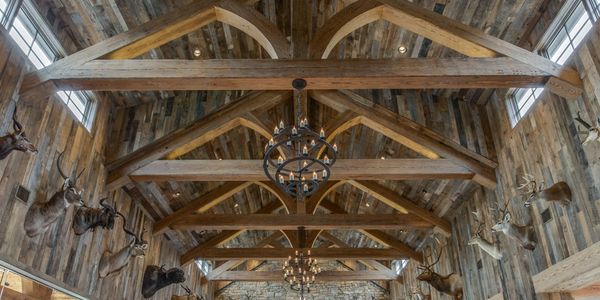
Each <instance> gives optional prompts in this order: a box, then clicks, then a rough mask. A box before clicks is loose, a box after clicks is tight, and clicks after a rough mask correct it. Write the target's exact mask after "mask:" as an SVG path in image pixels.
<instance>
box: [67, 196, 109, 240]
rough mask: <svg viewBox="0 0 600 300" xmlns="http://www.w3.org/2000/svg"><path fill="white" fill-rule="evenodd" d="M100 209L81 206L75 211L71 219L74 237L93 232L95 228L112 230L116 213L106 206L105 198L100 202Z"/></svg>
mask: <svg viewBox="0 0 600 300" xmlns="http://www.w3.org/2000/svg"><path fill="white" fill-rule="evenodd" d="M100 206H102V208H90V207H87V206H85V205H84V206H81V207H79V208H78V209H77V211H75V216H74V217H73V231H75V234H76V235H82V234H84V233H86V232H87V231H88V230H92V231H94V230H95V229H96V227H102V228H104V229H113V227H114V226H115V218H116V217H117V211H116V210H115V209H114V208H112V206H110V205H108V204H106V198H104V199H102V200H100Z"/></svg>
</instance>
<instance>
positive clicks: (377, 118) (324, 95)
mask: <svg viewBox="0 0 600 300" xmlns="http://www.w3.org/2000/svg"><path fill="white" fill-rule="evenodd" d="M311 96H312V97H313V98H314V99H315V100H317V101H319V102H321V103H322V104H324V105H327V106H329V107H332V108H334V109H336V110H338V111H342V112H343V111H347V110H349V111H352V112H353V113H355V114H357V115H360V116H361V117H360V118H361V119H360V120H361V123H363V124H368V125H367V126H368V127H370V128H374V129H375V130H376V131H379V132H382V133H384V134H385V135H386V136H389V137H393V138H392V139H394V140H397V141H399V142H400V143H402V144H404V145H406V146H407V147H410V148H411V149H413V150H415V151H417V152H419V153H422V154H423V155H425V156H427V157H430V158H436V156H437V155H439V156H442V157H445V158H448V159H450V160H452V161H453V162H454V163H456V164H457V165H460V166H465V167H466V168H468V169H469V170H471V171H472V172H474V173H475V174H476V175H475V177H474V178H473V180H475V181H476V182H478V183H480V184H481V185H484V186H486V187H489V188H494V187H495V185H496V175H495V168H496V166H497V164H496V163H495V162H493V161H491V160H489V159H487V158H485V157H483V156H481V155H479V154H477V153H474V152H472V151H469V150H467V149H465V148H464V147H462V146H461V145H459V144H457V143H455V142H453V141H451V140H449V139H447V138H445V137H443V136H440V135H439V134H437V133H435V132H433V131H432V130H430V129H428V128H427V127H425V126H422V125H420V124H418V123H416V122H414V121H412V120H410V119H408V118H404V117H401V116H398V115H396V114H394V113H392V112H391V111H389V110H387V109H385V108H383V107H380V106H378V105H376V104H375V103H373V102H372V101H368V100H366V99H364V98H363V97H361V96H359V95H357V94H355V93H353V92H351V91H343V92H340V91H312V92H311ZM432 153H433V154H432Z"/></svg>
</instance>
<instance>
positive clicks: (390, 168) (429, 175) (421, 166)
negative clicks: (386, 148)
mask: <svg viewBox="0 0 600 300" xmlns="http://www.w3.org/2000/svg"><path fill="white" fill-rule="evenodd" d="M262 164H263V161H262V160H159V161H154V162H151V163H149V164H148V165H146V166H144V167H142V168H140V169H138V170H136V171H134V172H132V173H131V174H130V175H129V176H130V178H131V179H132V180H134V181H260V180H265V179H266V178H265V172H264V170H263V168H262ZM331 169H332V173H331V180H411V179H472V178H473V177H474V176H476V174H475V173H474V172H472V171H469V170H467V169H466V168H465V167H462V166H458V165H456V164H455V163H453V162H452V161H450V160H446V159H437V160H431V159H386V160H382V159H339V160H337V162H336V163H335V165H334V166H332V168H331Z"/></svg>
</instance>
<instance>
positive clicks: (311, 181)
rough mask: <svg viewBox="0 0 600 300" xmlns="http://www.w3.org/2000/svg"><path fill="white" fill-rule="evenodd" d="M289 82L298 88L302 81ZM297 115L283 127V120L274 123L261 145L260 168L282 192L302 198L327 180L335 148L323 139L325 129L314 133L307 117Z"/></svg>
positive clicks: (304, 83)
mask: <svg viewBox="0 0 600 300" xmlns="http://www.w3.org/2000/svg"><path fill="white" fill-rule="evenodd" d="M293 86H294V88H295V89H297V90H301V89H303V88H304V87H305V86H306V82H305V81H304V80H302V79H296V80H294V83H293ZM298 106H300V96H299V97H298ZM298 111H299V110H298ZM297 118H298V121H297V124H296V125H295V126H287V127H286V126H285V124H284V123H283V121H281V122H280V123H279V125H278V126H275V129H274V130H273V137H272V138H271V139H270V140H269V143H268V144H267V146H266V147H265V156H264V161H263V168H264V171H265V174H266V175H267V177H269V179H270V180H271V181H272V182H274V183H275V184H277V186H279V187H280V188H281V189H282V190H283V191H284V192H286V193H287V194H288V195H290V196H292V197H295V198H297V199H304V198H305V197H307V196H310V195H312V194H313V193H314V192H315V191H317V190H318V189H319V187H320V186H321V185H322V184H323V183H325V182H327V180H328V179H329V177H330V176H331V166H333V164H335V161H336V159H337V151H338V148H337V145H335V144H334V145H331V144H330V143H329V142H327V140H326V139H325V130H323V129H321V130H320V131H319V133H317V132H315V131H314V130H312V129H311V128H310V127H309V125H308V119H306V118H304V119H302V118H301V117H300V116H297ZM284 156H285V157H284Z"/></svg>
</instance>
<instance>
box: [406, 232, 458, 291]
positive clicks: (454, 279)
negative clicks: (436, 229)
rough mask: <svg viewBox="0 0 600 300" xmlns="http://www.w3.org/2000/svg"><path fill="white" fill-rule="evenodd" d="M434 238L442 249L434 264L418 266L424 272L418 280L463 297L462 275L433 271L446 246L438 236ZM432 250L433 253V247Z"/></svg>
mask: <svg viewBox="0 0 600 300" xmlns="http://www.w3.org/2000/svg"><path fill="white" fill-rule="evenodd" d="M434 239H435V241H436V243H437V244H438V245H439V246H440V247H439V248H440V251H439V253H438V255H437V258H436V259H435V261H434V262H433V263H432V264H429V265H424V264H422V265H420V266H419V267H418V269H419V270H422V272H421V274H419V276H417V280H420V281H425V282H427V283H429V285H431V286H432V287H433V288H435V289H436V290H438V291H439V292H440V293H444V294H447V295H450V296H452V297H454V299H462V295H463V281H462V278H461V277H460V275H458V274H456V273H451V274H449V275H447V276H442V275H440V274H438V273H436V272H434V271H433V267H434V266H435V265H437V264H438V263H439V262H440V258H441V257H442V252H443V251H444V248H445V246H442V245H441V243H440V241H439V240H438V238H437V237H434ZM431 252H432V253H433V247H432V248H431Z"/></svg>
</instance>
